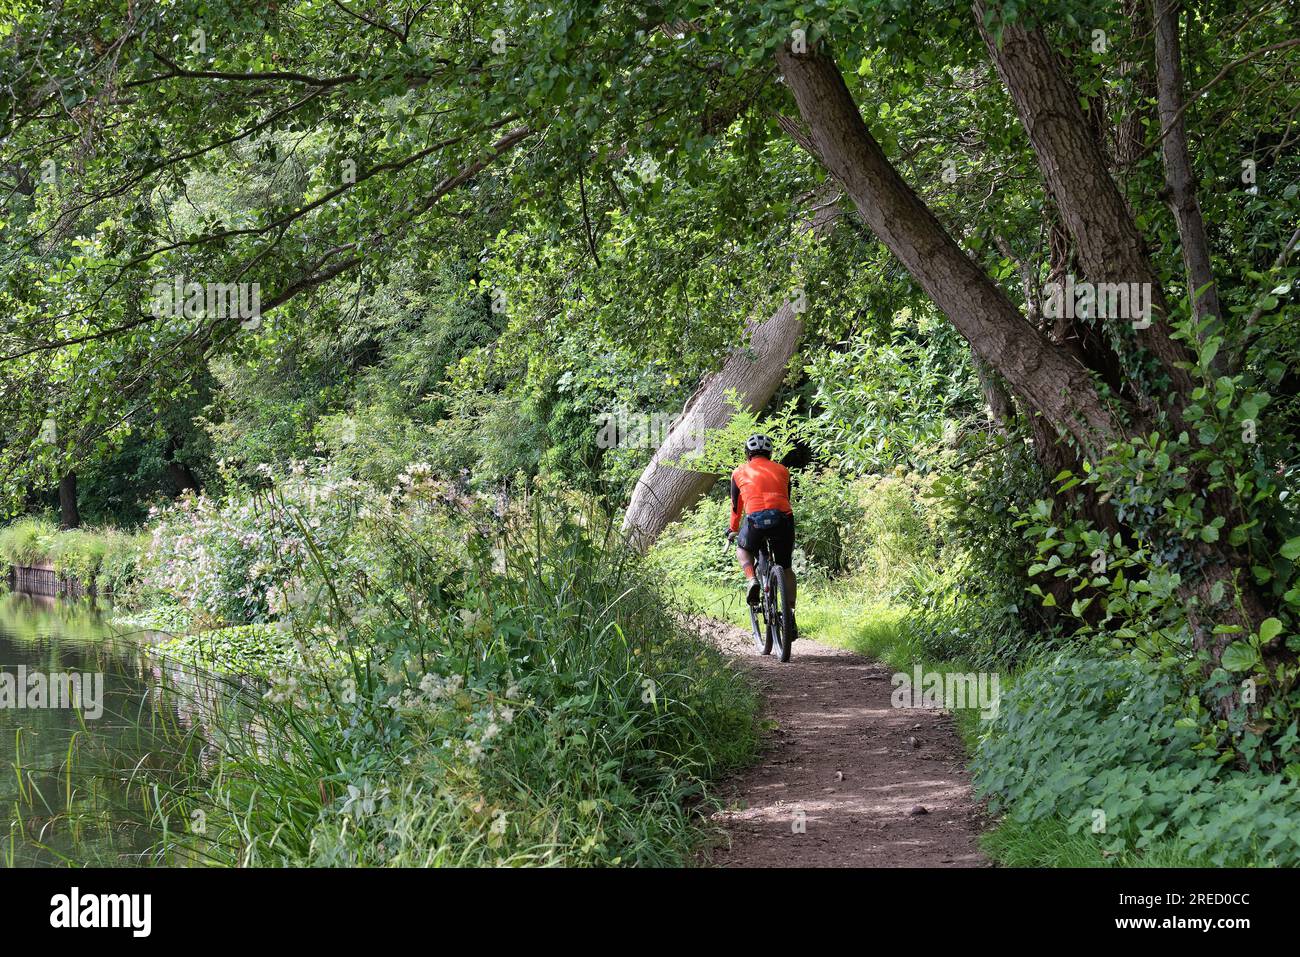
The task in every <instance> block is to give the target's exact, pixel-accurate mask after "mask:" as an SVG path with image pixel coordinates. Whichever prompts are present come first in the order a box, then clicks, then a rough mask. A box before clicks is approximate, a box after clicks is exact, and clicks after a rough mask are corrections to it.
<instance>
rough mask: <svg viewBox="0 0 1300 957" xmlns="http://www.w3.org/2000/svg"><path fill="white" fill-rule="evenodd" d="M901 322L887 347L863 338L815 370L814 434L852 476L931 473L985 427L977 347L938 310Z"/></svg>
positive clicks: (827, 355) (824, 358) (818, 360)
mask: <svg viewBox="0 0 1300 957" xmlns="http://www.w3.org/2000/svg"><path fill="white" fill-rule="evenodd" d="M894 319H895V325H894V326H893V327H892V328H891V329H890V330H888V332H887V333H886V334H887V335H888V339H886V340H885V341H884V342H879V341H876V339H875V338H874V337H862V338H860V339H857V340H855V341H853V342H851V343H849V344H848V345H847V347H844V348H841V349H836V350H827V351H825V352H822V353H820V354H817V355H816V356H815V358H813V360H812V361H811V362H810V363H809V366H808V370H807V371H808V376H809V378H810V379H811V380H812V384H813V386H814V388H815V390H816V391H815V393H814V396H813V399H812V401H813V404H814V407H815V408H816V409H817V410H818V412H817V415H816V417H815V418H813V419H812V421H811V422H810V423H809V426H808V429H807V431H806V437H807V439H808V441H810V442H811V443H813V444H815V445H817V446H819V447H821V448H823V449H825V450H826V453H827V457H828V459H829V461H830V462H831V464H832V465H835V466H837V467H840V468H842V469H844V470H845V471H848V472H851V473H855V474H862V473H866V472H880V471H885V470H890V469H893V468H896V467H900V468H906V469H908V470H920V471H928V470H930V469H932V468H934V467H935V466H936V464H938V462H939V461H941V460H942V459H943V457H944V456H945V454H948V455H950V454H951V453H950V449H951V447H952V446H953V445H954V444H955V442H956V440H957V438H958V436H959V435H960V434H961V433H962V432H964V431H968V430H971V429H973V428H978V427H981V426H982V425H983V422H984V411H983V408H982V401H981V400H980V397H979V386H978V384H977V382H976V381H975V375H974V372H973V371H972V368H971V359H970V349H969V347H968V346H967V345H966V344H965V342H964V341H963V340H961V338H960V337H959V336H958V335H957V333H956V331H955V330H954V329H953V328H952V326H951V325H949V324H948V323H947V322H946V321H945V320H943V319H942V318H941V317H936V316H934V315H933V313H932V312H931V311H930V310H925V311H924V312H923V313H922V320H921V321H915V320H913V319H912V317H911V315H910V310H907V311H904V312H903V314H902V315H901V316H897V317H894Z"/></svg>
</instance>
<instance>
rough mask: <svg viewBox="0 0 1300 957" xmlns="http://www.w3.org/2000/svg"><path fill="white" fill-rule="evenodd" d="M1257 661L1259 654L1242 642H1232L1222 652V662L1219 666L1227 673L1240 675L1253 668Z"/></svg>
mask: <svg viewBox="0 0 1300 957" xmlns="http://www.w3.org/2000/svg"><path fill="white" fill-rule="evenodd" d="M1257 661H1259V654H1258V653H1257V652H1256V651H1255V649H1254V648H1252V647H1251V646H1250V645H1248V644H1246V643H1245V642H1244V641H1234V642H1233V643H1232V644H1230V645H1229V646H1228V647H1227V648H1225V649H1224V650H1223V660H1222V661H1221V662H1220V664H1222V665H1223V667H1224V668H1226V669H1227V670H1228V671H1232V672H1236V673H1238V674H1240V673H1241V672H1243V671H1249V670H1250V669H1251V668H1253V667H1255V663H1256V662H1257Z"/></svg>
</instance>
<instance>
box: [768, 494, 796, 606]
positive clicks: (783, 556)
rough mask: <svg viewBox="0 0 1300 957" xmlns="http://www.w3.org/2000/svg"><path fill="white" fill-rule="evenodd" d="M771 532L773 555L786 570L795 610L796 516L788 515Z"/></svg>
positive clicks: (787, 589)
mask: <svg viewBox="0 0 1300 957" xmlns="http://www.w3.org/2000/svg"><path fill="white" fill-rule="evenodd" d="M770 534H771V542H772V557H773V559H775V561H776V563H777V564H778V565H780V566H781V568H782V569H784V571H785V587H786V591H787V592H788V596H789V600H790V610H791V611H794V606H795V589H796V587H797V583H796V582H795V577H794V567H793V566H794V516H787V517H786V521H784V522H782V523H781V525H779V526H778V527H777V528H775V529H773V530H772V532H771V533H770Z"/></svg>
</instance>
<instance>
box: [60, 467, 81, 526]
mask: <svg viewBox="0 0 1300 957" xmlns="http://www.w3.org/2000/svg"><path fill="white" fill-rule="evenodd" d="M80 527H81V512H80V511H79V510H78V509H77V473H76V472H67V473H65V474H64V476H63V478H61V479H59V528H61V529H69V528H80Z"/></svg>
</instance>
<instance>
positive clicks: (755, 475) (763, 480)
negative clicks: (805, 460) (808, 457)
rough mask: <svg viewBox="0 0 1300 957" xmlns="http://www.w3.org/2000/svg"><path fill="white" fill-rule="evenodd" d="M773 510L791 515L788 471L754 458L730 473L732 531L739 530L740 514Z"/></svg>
mask: <svg viewBox="0 0 1300 957" xmlns="http://www.w3.org/2000/svg"><path fill="white" fill-rule="evenodd" d="M770 508H774V509H777V510H778V511H782V512H785V513H786V514H787V515H793V514H794V510H793V509H792V508H790V470H789V469H788V468H786V467H785V466H784V465H782V464H781V463H779V462H773V461H772V460H771V459H767V458H764V457H763V456H761V455H755V456H754V457H753V458H752V459H750V460H749V461H748V462H746V463H745V464H744V465H742V466H741V467H740V468H738V469H736V471H734V472H732V473H731V530H732V531H733V532H737V531H739V530H740V517H741V515H742V514H745V515H752V514H753V513H754V512H763V511H766V510H767V509H770Z"/></svg>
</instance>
